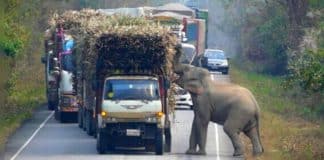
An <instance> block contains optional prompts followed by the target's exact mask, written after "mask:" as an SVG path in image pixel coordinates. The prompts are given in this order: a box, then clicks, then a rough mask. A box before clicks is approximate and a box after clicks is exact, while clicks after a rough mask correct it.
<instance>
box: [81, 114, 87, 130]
mask: <svg viewBox="0 0 324 160" xmlns="http://www.w3.org/2000/svg"><path fill="white" fill-rule="evenodd" d="M86 112H87V110H86V109H83V110H82V124H83V125H82V129H83V130H84V131H86V124H87V118H86Z"/></svg>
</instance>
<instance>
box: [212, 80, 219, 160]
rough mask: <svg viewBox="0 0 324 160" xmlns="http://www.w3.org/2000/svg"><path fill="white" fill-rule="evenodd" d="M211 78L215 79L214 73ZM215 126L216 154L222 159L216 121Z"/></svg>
mask: <svg viewBox="0 0 324 160" xmlns="http://www.w3.org/2000/svg"><path fill="white" fill-rule="evenodd" d="M210 76H211V79H212V80H214V75H213V74H211V75H210ZM214 126H215V138H216V154H217V160H220V157H219V135H218V126H217V124H216V123H214Z"/></svg>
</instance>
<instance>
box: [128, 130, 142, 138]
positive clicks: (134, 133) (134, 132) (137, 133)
mask: <svg viewBox="0 0 324 160" xmlns="http://www.w3.org/2000/svg"><path fill="white" fill-rule="evenodd" d="M126 135H127V136H137V137H138V136H140V135H141V132H140V130H139V129H127V130H126Z"/></svg>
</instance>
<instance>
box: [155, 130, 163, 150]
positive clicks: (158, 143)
mask: <svg viewBox="0 0 324 160" xmlns="http://www.w3.org/2000/svg"><path fill="white" fill-rule="evenodd" d="M163 150H164V148H163V131H162V129H157V131H156V133H155V154H156V155H163Z"/></svg>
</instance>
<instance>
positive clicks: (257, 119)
mask: <svg viewBox="0 0 324 160" xmlns="http://www.w3.org/2000/svg"><path fill="white" fill-rule="evenodd" d="M255 102H256V101H255ZM256 105H257V104H256ZM258 108H259V106H258ZM255 120H256V130H257V133H258V138H259V143H260V147H261V152H264V149H263V145H262V142H261V136H260V109H258V110H257V112H256V113H255Z"/></svg>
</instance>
